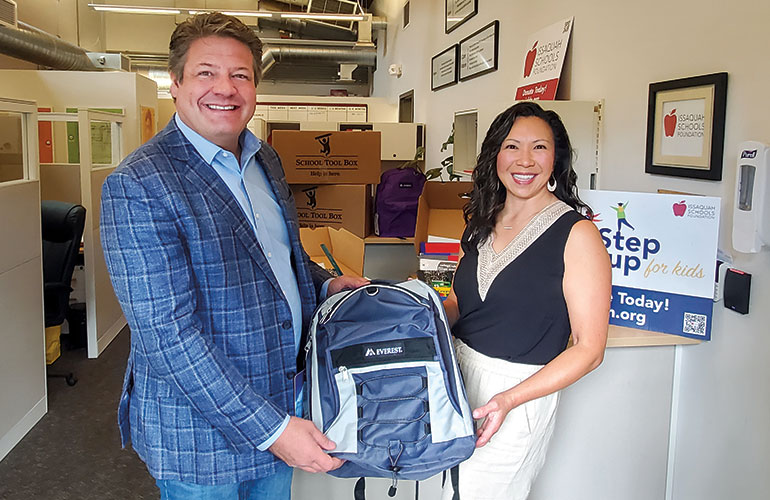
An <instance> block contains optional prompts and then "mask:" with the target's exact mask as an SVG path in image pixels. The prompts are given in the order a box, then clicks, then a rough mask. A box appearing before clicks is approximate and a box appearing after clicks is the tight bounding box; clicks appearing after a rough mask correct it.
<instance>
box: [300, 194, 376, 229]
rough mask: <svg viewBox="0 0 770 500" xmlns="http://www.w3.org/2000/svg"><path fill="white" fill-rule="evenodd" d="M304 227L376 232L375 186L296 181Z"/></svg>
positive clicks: (301, 222) (302, 225)
mask: <svg viewBox="0 0 770 500" xmlns="http://www.w3.org/2000/svg"><path fill="white" fill-rule="evenodd" d="M290 187H291V192H292V194H293V195H294V201H295V203H296V204H297V214H298V215H299V225H300V227H309V228H316V227H333V228H336V229H340V228H344V229H347V230H348V231H350V232H351V233H353V234H355V235H356V236H358V237H361V238H366V237H367V236H369V235H370V234H371V232H372V189H371V186H369V185H360V184H292V185H291V186H290Z"/></svg>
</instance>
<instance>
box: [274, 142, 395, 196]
mask: <svg viewBox="0 0 770 500" xmlns="http://www.w3.org/2000/svg"><path fill="white" fill-rule="evenodd" d="M272 140H273V142H272V145H273V147H274V148H275V150H276V151H277V152H278V155H279V156H280V157H281V163H282V164H283V170H284V172H286V182H288V183H289V184H377V183H378V182H380V133H379V132H323V131H313V130H302V131H300V130H275V131H273V134H272Z"/></svg>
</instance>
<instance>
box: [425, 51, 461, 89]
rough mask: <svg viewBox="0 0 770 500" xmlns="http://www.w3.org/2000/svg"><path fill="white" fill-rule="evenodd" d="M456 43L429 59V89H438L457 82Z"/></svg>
mask: <svg viewBox="0 0 770 500" xmlns="http://www.w3.org/2000/svg"><path fill="white" fill-rule="evenodd" d="M457 50H458V46H457V44H454V45H452V46H451V47H449V48H448V49H446V50H445V51H443V52H441V53H440V54H438V55H435V56H433V58H431V60H430V89H431V90H439V89H443V88H444V87H449V86H450V85H454V84H455V83H457Z"/></svg>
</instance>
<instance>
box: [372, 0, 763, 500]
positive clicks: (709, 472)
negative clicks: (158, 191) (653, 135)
mask: <svg viewBox="0 0 770 500" xmlns="http://www.w3.org/2000/svg"><path fill="white" fill-rule="evenodd" d="M403 3H404V1H403V0H384V1H383V0H380V1H378V2H376V4H375V7H376V8H377V9H378V14H380V15H385V16H387V17H388V20H389V29H388V33H387V40H386V43H382V40H380V42H379V43H378V50H379V52H380V54H379V55H380V57H379V59H378V68H380V69H379V70H378V71H377V72H376V73H375V80H374V93H373V95H374V96H376V97H385V98H387V99H390V100H392V101H393V102H397V98H398V95H399V94H401V93H403V92H406V91H407V90H410V89H414V99H415V121H423V122H425V123H426V124H427V136H428V137H427V151H426V168H431V167H435V166H438V161H439V160H440V159H441V157H442V156H441V154H440V153H439V148H440V144H441V143H442V142H443V141H444V140H445V139H446V137H447V135H448V134H449V131H450V130H451V122H452V115H453V113H454V111H457V110H462V109H468V108H474V107H478V108H479V131H480V135H481V136H482V137H483V134H484V133H485V132H486V128H487V127H488V126H489V123H490V122H491V120H492V118H493V117H494V115H495V114H496V113H498V112H500V111H502V110H503V109H504V108H505V107H506V106H508V105H509V104H510V103H512V100H513V96H514V92H515V88H516V85H517V83H518V81H519V76H520V68H521V64H522V59H523V52H524V51H525V50H526V47H525V43H526V41H527V38H528V36H529V35H530V34H531V33H532V32H534V31H537V30H539V29H540V28H543V27H545V26H548V25H550V24H552V23H553V22H556V21H558V20H560V19H563V18H566V17H569V16H575V24H574V28H573V32H572V40H571V42H570V49H569V52H568V58H567V61H566V64H565V72H564V76H565V77H566V78H565V79H564V81H563V85H565V86H564V87H563V88H562V89H560V92H559V96H560V97H564V98H571V99H575V100H590V99H604V124H603V134H604V135H603V138H602V143H601V156H602V171H601V177H600V187H602V188H604V189H617V190H630V191H643V192H653V191H655V190H656V189H658V188H667V189H673V190H680V191H688V192H695V193H702V194H705V195H710V196H719V197H721V198H722V222H721V231H720V233H721V234H720V243H721V247H722V248H724V249H726V250H728V251H729V252H731V253H732V254H733V255H734V257H735V266H736V267H738V268H740V269H742V270H744V271H747V272H749V273H752V274H753V282H752V288H753V290H752V299H751V313H750V314H749V315H748V316H740V315H738V314H736V313H734V312H732V311H728V310H726V309H724V308H723V307H722V306H721V304H717V305H716V306H715V308H714V320H713V321H714V325H713V338H714V340H713V341H711V342H710V343H708V344H704V345H699V346H686V347H682V348H681V356H682V359H681V380H680V381H681V393H680V395H679V398H680V399H679V405H678V408H677V409H678V416H679V420H678V422H674V423H673V424H672V430H673V432H674V438H675V448H674V450H672V452H673V458H674V461H673V464H672V468H673V477H672V478H670V481H671V484H672V486H671V488H670V490H669V491H668V494H670V495H673V496H672V498H685V499H686V498H701V499H706V500H709V499H714V500H717V499H720V500H721V499H723V498H760V497H763V496H764V495H766V493H764V492H766V491H767V490H768V489H770V475H768V474H767V470H768V466H770V430H768V426H767V422H769V421H770V394H768V391H766V390H765V388H764V386H765V385H766V383H767V382H768V381H769V380H770V368H768V365H767V363H766V362H765V357H766V354H767V353H768V352H770V336H769V335H768V333H767V331H768V328H767V324H769V323H770V312H768V308H767V304H768V303H770V290H768V284H767V282H766V281H765V280H768V279H769V278H770V251H768V250H765V251H763V252H762V253H761V254H758V255H744V254H737V253H735V252H734V251H733V250H732V246H731V244H730V231H731V229H732V224H731V220H732V214H733V210H732V201H733V184H734V177H735V165H736V147H737V144H738V143H739V142H741V141H742V140H746V139H756V140H760V141H763V142H765V143H770V127H769V126H768V121H767V113H768V109H770V107H769V106H768V104H770V102H769V101H770V99H768V93H767V88H768V84H769V83H770V65H768V64H767V63H766V61H767V54H766V50H767V48H768V47H770V34H768V30H767V29H766V23H767V19H768V18H770V4H768V3H767V2H754V1H749V0H736V1H735V2H732V3H731V4H730V5H729V8H728V7H727V6H726V5H725V4H723V3H721V2H715V1H706V2H703V1H694V0H687V1H679V2H671V1H662V0H652V1H649V2H641V3H640V2H636V3H632V2H611V1H601V0H586V1H583V2H570V1H568V0H553V1H551V2H548V3H547V4H543V3H536V2H535V3H526V2H509V1H504V0H497V1H493V0H488V1H483V2H479V12H478V14H477V15H476V16H475V17H473V18H471V19H470V20H469V21H468V22H466V23H465V24H463V25H462V26H460V27H459V28H458V29H456V30H455V31H453V32H452V33H450V34H445V33H444V25H443V15H444V2H443V1H442V0H430V1H428V0H423V1H414V0H413V1H412V2H411V18H412V20H411V25H410V26H409V27H408V28H407V29H406V30H402V29H401V28H400V25H401V7H402V5H403ZM494 19H498V20H499V21H500V31H501V32H500V63H499V69H498V71H496V72H494V73H491V74H488V75H485V76H481V77H479V78H476V79H474V80H470V81H467V82H460V83H458V84H457V85H455V86H452V87H449V88H446V89H443V90H440V91H437V92H431V90H430V74H429V67H430V58H431V57H433V56H434V55H436V54H438V53H439V52H441V51H442V50H444V49H445V48H447V47H449V46H450V45H451V44H454V43H457V42H459V41H460V40H461V39H462V38H464V37H465V36H467V35H469V34H471V33H473V32H474V31H476V30H477V29H479V28H481V27H483V26H485V25H486V24H488V23H489V22H491V21H492V20H494ZM392 63H398V64H402V65H403V76H402V77H401V78H398V79H397V78H394V77H392V76H389V75H388V74H387V71H385V70H384V69H386V68H387V67H388V65H389V64H392ZM719 71H726V72H728V73H729V82H728V96H727V119H726V129H725V155H724V168H723V180H722V181H721V182H711V181H697V180H688V179H677V178H673V177H665V176H652V175H649V174H645V173H644V157H645V135H646V113H647V111H646V110H647V92H648V86H649V84H650V83H651V82H657V81H664V80H670V79H675V78H682V77H688V76H696V75H702V74H708V73H714V72H719ZM610 355H611V356H617V355H616V354H610ZM645 356H646V355H645ZM627 358H628V359H627V361H628V364H626V365H623V366H619V367H618V366H616V367H615V368H616V369H623V370H628V371H629V372H634V371H638V372H644V370H647V369H650V366H642V365H641V363H640V360H641V356H640V360H636V361H637V362H635V359H634V357H633V356H630V357H627ZM660 367H661V368H665V369H667V370H668V369H670V367H669V365H668V364H665V365H664V364H661V365H660ZM607 368H608V367H607V366H605V367H602V369H607ZM645 416H647V415H646V414H642V415H639V416H638V417H637V418H638V422H637V424H638V425H639V426H645V425H648V422H645V421H643V419H644V417H645ZM629 427H630V428H633V425H632V426H629ZM634 442H638V441H634ZM627 444H628V443H625V444H624V443H620V444H619V445H618V447H617V448H614V449H613V448H610V447H609V445H608V444H607V443H601V445H602V447H603V448H604V450H605V451H607V452H614V451H615V450H624V451H623V453H633V454H642V455H644V454H645V453H646V452H647V451H649V450H648V449H647V447H645V449H629V448H628V446H627ZM658 445H659V443H650V444H649V446H650V447H653V446H654V447H657V446H658ZM597 452H598V451H594V452H593V453H597ZM610 458H612V457H610ZM617 458H618V459H620V458H621V457H620V456H617ZM664 465H665V464H664ZM603 474H604V473H603V472H600V471H598V470H597V471H594V473H593V475H594V476H595V477H596V478H597V479H598V478H600V477H602V475H603Z"/></svg>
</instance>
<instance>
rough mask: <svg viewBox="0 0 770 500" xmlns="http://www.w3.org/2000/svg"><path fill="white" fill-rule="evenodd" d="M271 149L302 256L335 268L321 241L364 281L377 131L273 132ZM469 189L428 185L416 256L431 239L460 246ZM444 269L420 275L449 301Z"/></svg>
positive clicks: (375, 179) (377, 160) (377, 166)
mask: <svg viewBox="0 0 770 500" xmlns="http://www.w3.org/2000/svg"><path fill="white" fill-rule="evenodd" d="M272 145H273V147H274V148H275V149H276V151H277V152H278V154H279V155H280V157H281V161H282V163H283V168H284V170H285V172H286V181H287V182H288V183H289V185H290V187H291V190H292V193H293V194H294V201H295V203H296V205H297V213H298V215H299V223H300V226H301V228H302V229H301V230H300V236H301V237H302V243H303V245H304V247H305V251H306V252H307V253H308V255H310V257H311V258H312V259H313V260H314V261H315V262H318V263H321V264H324V265H325V267H326V268H327V269H329V270H331V269H332V267H333V266H332V264H331V262H330V261H329V258H328V257H327V255H326V252H325V251H324V250H323V248H322V247H321V243H323V244H324V246H325V247H326V250H327V251H328V252H329V253H330V254H331V255H332V256H333V258H334V259H335V260H336V262H337V264H338V266H339V267H340V268H341V270H342V272H344V273H346V274H348V273H352V274H356V275H362V274H363V263H364V238H366V237H367V236H370V235H371V234H372V220H373V217H372V211H373V203H372V201H373V200H372V193H373V190H372V185H373V184H377V183H378V182H379V180H380V173H381V161H380V159H381V154H380V153H381V151H380V147H381V146H380V132H376V131H374V132H373V131H366V132H355V131H346V132H322V131H295V130H274V131H273V134H272ZM471 188H472V184H471V183H470V182H428V183H426V184H425V187H424V189H423V193H422V196H421V197H420V201H419V208H418V212H417V224H416V228H415V237H414V246H415V257H417V256H418V255H419V254H420V247H421V244H423V243H425V242H427V241H442V242H444V241H450V240H454V241H456V242H457V241H459V239H460V236H461V235H462V232H463V229H464V228H465V222H464V221H463V215H462V208H463V206H464V205H465V203H466V202H467V201H468V200H467V194H468V193H469V192H470V191H471ZM455 246H456V245H455ZM451 253H456V252H451ZM447 260H448V259H447ZM416 263H417V260H416V259H415V264H416ZM444 267H446V266H444ZM415 270H416V269H415ZM437 270H438V269H437ZM447 271H449V272H444V269H443V268H442V273H441V275H440V276H437V275H432V274H433V273H428V274H429V275H430V276H425V275H424V274H423V273H420V274H421V278H422V279H424V280H425V281H426V282H428V283H429V284H431V285H433V286H434V288H436V289H437V290H438V291H439V293H441V294H442V295H444V296H445V295H446V293H447V292H448V286H449V283H451V279H452V274H454V272H453V269H452V270H448V269H447ZM372 277H373V278H377V277H380V276H372ZM403 278H406V276H403ZM403 278H402V279H403Z"/></svg>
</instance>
